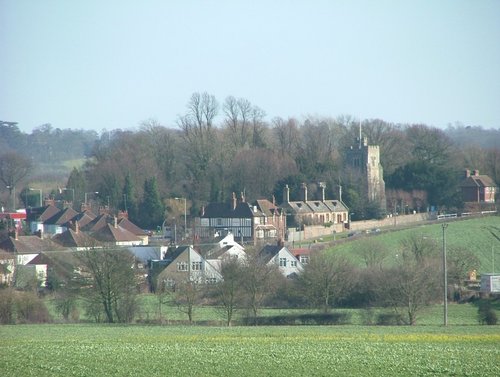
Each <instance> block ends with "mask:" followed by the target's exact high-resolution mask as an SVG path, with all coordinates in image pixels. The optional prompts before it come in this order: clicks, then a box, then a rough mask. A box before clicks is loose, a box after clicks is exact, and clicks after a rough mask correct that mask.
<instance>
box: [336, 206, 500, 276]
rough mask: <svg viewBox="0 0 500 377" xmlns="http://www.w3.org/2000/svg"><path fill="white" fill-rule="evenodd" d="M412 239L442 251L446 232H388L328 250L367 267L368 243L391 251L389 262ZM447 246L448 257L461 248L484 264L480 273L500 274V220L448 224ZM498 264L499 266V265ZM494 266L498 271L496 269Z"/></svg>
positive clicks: (436, 228)
mask: <svg viewBox="0 0 500 377" xmlns="http://www.w3.org/2000/svg"><path fill="white" fill-rule="evenodd" d="M410 235H417V236H421V237H422V238H427V239H432V240H435V242H436V243H437V245H438V246H439V247H441V245H442V239H443V230H442V227H441V223H434V224H424V225H420V226H417V225H415V226H414V227H412V228H408V229H401V230H395V231H392V230H391V229H388V230H387V231H383V232H380V233H372V234H366V235H365V234H361V235H359V236H356V238H355V239H353V240H350V241H349V242H343V243H338V244H337V245H335V246H333V247H331V248H328V250H329V252H332V253H336V254H339V255H344V256H346V257H348V258H349V259H351V260H353V262H355V263H357V264H359V265H363V260H362V258H361V255H360V252H359V249H360V244H361V243H362V242H364V241H366V240H367V239H368V240H374V241H376V242H380V243H382V244H384V245H385V246H386V247H387V249H388V250H389V251H390V252H389V256H388V262H389V263H390V262H391V260H394V258H397V255H398V253H399V252H400V251H399V249H400V243H401V241H402V240H403V239H405V238H407V237H409V236H410ZM446 243H447V249H448V253H450V254H451V253H453V248H456V247H461V248H465V249H467V250H469V251H470V252H472V253H473V254H474V255H476V256H477V257H478V259H479V261H480V262H481V267H480V269H479V271H478V272H479V273H490V272H493V270H495V272H499V271H500V217H499V216H485V217H482V218H475V219H467V220H455V221H448V228H447V229H446ZM495 260H496V262H495ZM494 264H495V265H496V267H494Z"/></svg>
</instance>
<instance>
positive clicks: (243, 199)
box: [240, 192, 245, 203]
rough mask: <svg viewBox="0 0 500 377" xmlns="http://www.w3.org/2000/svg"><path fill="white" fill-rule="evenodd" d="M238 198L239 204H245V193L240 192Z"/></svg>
mask: <svg viewBox="0 0 500 377" xmlns="http://www.w3.org/2000/svg"><path fill="white" fill-rule="evenodd" d="M240 196H241V202H242V203H245V193H243V192H241V193H240Z"/></svg>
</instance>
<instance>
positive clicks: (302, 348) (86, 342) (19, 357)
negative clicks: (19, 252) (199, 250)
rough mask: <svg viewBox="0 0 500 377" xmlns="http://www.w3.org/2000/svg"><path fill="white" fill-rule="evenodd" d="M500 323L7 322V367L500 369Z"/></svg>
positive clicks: (364, 372) (185, 371) (161, 372)
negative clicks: (178, 324)
mask: <svg viewBox="0 0 500 377" xmlns="http://www.w3.org/2000/svg"><path fill="white" fill-rule="evenodd" d="M498 330H499V328H498V327H497V326H453V327H447V328H443V327H439V326H421V327H365V326H326V327H316V326H311V327H307V326H303V327H257V328H256V327H234V328H222V327H196V326H191V327H189V326H187V327H169V326H166V327H160V326H106V325H100V326H98V325H17V326H2V327H0V339H1V342H0V371H2V375H5V376H38V377H42V376H92V377H93V376H499V375H500V332H499V331H498Z"/></svg>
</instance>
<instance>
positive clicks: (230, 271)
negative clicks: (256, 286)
mask: <svg viewBox="0 0 500 377" xmlns="http://www.w3.org/2000/svg"><path fill="white" fill-rule="evenodd" d="M241 270H242V266H241V261H238V260H237V259H235V258H228V259H225V260H223V261H222V264H221V275H222V277H223V280H222V281H220V282H218V283H217V284H216V285H214V287H213V289H212V292H213V296H214V299H215V304H216V305H220V308H221V312H222V314H223V315H224V319H225V320H226V324H227V325H228V326H231V321H232V319H233V315H234V312H235V310H236V309H237V308H238V306H239V305H241V297H240V296H241V289H240V287H241V284H242V282H241Z"/></svg>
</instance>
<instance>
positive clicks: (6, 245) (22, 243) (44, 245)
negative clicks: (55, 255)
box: [0, 236, 63, 254]
mask: <svg viewBox="0 0 500 377" xmlns="http://www.w3.org/2000/svg"><path fill="white" fill-rule="evenodd" d="M0 249H3V250H6V251H10V252H17V253H20V254H32V253H40V252H41V251H49V250H62V249H63V248H62V247H61V246H59V245H58V244H56V243H54V242H52V241H51V240H47V239H41V238H40V237H38V236H19V237H18V239H17V240H16V239H15V238H14V237H9V238H8V239H6V240H5V241H3V242H2V243H0Z"/></svg>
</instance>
